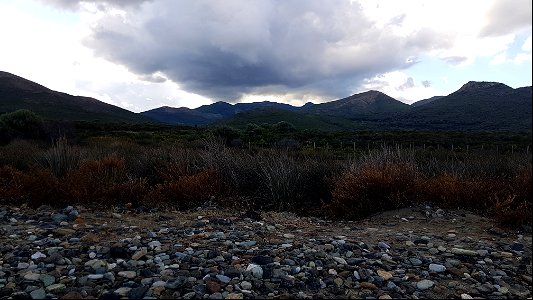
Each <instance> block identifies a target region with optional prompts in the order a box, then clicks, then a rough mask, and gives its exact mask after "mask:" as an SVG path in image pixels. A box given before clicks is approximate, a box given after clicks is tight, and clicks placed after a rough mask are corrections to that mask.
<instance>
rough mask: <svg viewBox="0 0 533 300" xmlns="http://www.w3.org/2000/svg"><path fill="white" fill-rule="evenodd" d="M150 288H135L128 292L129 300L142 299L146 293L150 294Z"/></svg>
mask: <svg viewBox="0 0 533 300" xmlns="http://www.w3.org/2000/svg"><path fill="white" fill-rule="evenodd" d="M148 289H149V288H148V286H146V285H143V286H140V287H137V288H133V289H131V290H130V291H129V292H128V298H129V299H142V298H143V297H144V295H145V294H146V292H148Z"/></svg>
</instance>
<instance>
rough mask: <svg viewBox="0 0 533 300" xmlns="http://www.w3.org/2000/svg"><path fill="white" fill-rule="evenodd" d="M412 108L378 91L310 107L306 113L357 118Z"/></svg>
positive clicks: (306, 109)
mask: <svg viewBox="0 0 533 300" xmlns="http://www.w3.org/2000/svg"><path fill="white" fill-rule="evenodd" d="M409 109H410V106H409V105H408V104H405V103H403V102H400V101H398V100H396V99H394V98H392V97H389V96H387V95H386V94H384V93H382V92H378V91H368V92H364V93H360V94H354V95H352V96H350V97H346V98H343V99H340V100H335V101H331V102H326V103H321V104H316V105H312V106H309V107H307V108H305V109H304V111H305V112H308V113H313V114H317V115H328V116H341V117H347V118H355V117H361V116H377V115H384V114H390V113H398V112H402V111H406V110H409Z"/></svg>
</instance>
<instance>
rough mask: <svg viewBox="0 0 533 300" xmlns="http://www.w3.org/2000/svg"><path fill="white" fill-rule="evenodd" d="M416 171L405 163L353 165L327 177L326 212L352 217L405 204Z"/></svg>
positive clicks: (413, 184) (410, 196) (414, 179)
mask: <svg viewBox="0 0 533 300" xmlns="http://www.w3.org/2000/svg"><path fill="white" fill-rule="evenodd" d="M416 180H417V174H416V171H415V169H414V167H413V166H412V165H409V164H384V165H381V166H372V165H370V166H369V165H366V166H362V167H353V168H351V169H350V170H347V171H345V172H344V173H343V174H341V175H340V176H339V177H337V178H331V179H330V182H331V185H332V192H331V194H332V202H331V203H330V204H328V205H326V206H325V207H324V208H325V212H326V214H328V215H330V216H332V217H336V218H347V219H355V218H361V217H365V216H368V215H370V214H373V213H376V212H380V211H383V210H388V209H394V208H398V207H402V206H407V205H408V204H409V203H410V202H411V200H412V196H413V194H414V187H415V186H416Z"/></svg>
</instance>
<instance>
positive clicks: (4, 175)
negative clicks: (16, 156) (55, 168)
mask: <svg viewBox="0 0 533 300" xmlns="http://www.w3.org/2000/svg"><path fill="white" fill-rule="evenodd" d="M58 194H59V191H58V182H57V179H56V178H55V177H54V176H53V175H52V174H51V173H50V171H48V170H44V169H39V168H31V169H30V170H28V171H26V172H24V171H20V170H17V169H15V168H13V167H10V166H5V167H1V168H0V203H4V204H11V205H20V204H21V203H27V204H29V205H32V206H38V205H41V204H51V205H56V204H61V197H58Z"/></svg>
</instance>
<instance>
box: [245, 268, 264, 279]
mask: <svg viewBox="0 0 533 300" xmlns="http://www.w3.org/2000/svg"><path fill="white" fill-rule="evenodd" d="M246 271H250V273H251V274H252V276H253V277H255V278H258V279H261V278H263V268H261V267H260V266H259V265H256V264H249V265H248V267H247V268H246Z"/></svg>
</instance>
